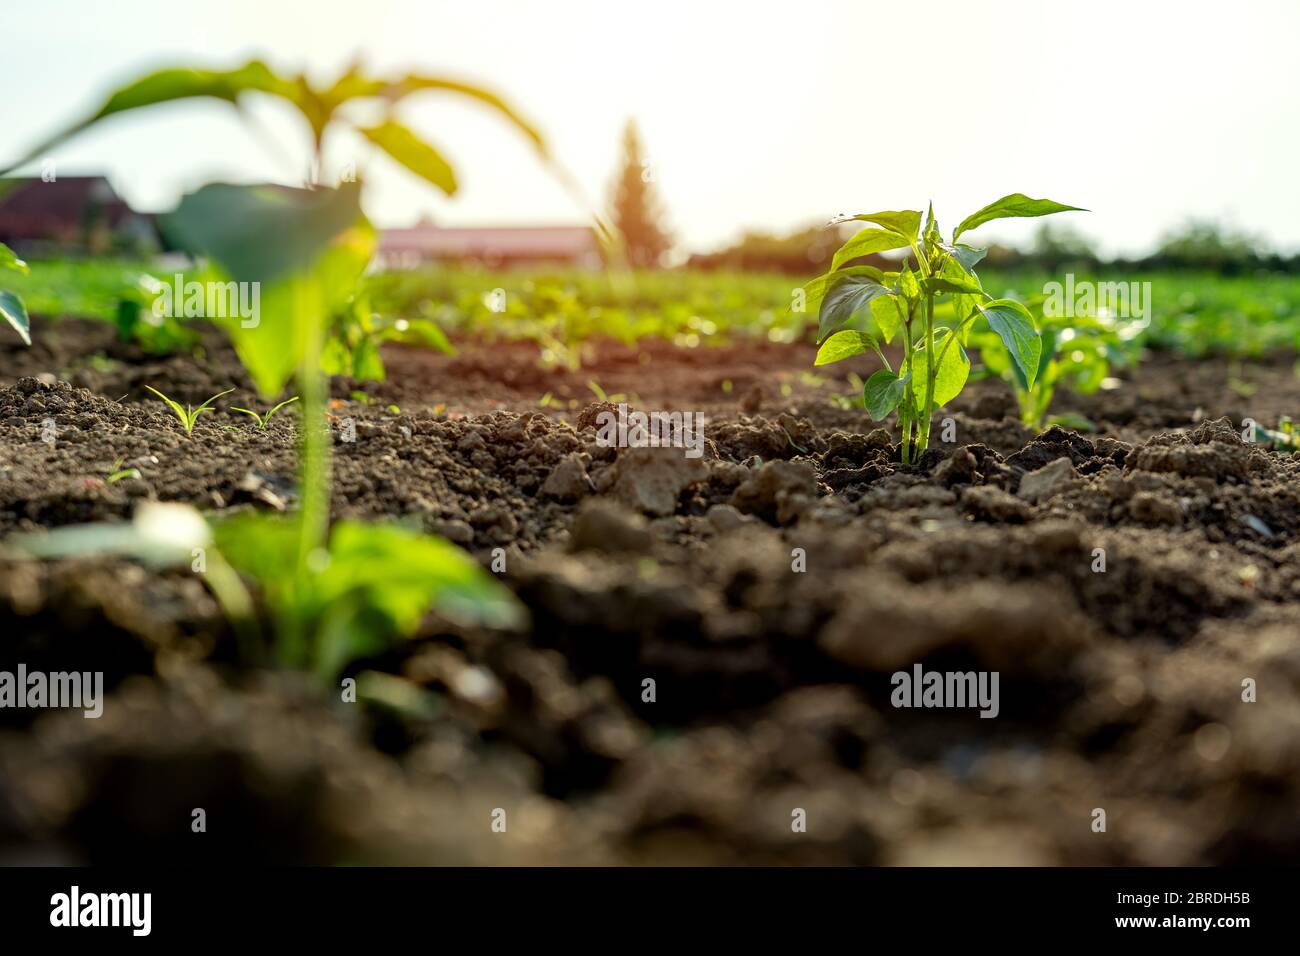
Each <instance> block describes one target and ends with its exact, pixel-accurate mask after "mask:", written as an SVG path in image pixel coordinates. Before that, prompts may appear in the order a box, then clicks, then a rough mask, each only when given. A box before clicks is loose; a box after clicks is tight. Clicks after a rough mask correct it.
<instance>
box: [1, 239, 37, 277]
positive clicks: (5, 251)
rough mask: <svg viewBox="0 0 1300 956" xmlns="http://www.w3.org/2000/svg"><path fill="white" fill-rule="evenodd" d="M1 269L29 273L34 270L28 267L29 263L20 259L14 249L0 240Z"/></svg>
mask: <svg viewBox="0 0 1300 956" xmlns="http://www.w3.org/2000/svg"><path fill="white" fill-rule="evenodd" d="M0 269H9V270H10V271H12V272H21V273H22V274H23V275H27V274H28V273H29V272H31V271H32V270H31V269H29V268H28V267H27V263H25V262H23V260H21V259H19V258H18V256H17V255H16V254H15V253H14V251H13V250H12V249H10V248H9V247H8V246H6V245H5V244H4V243H3V242H0Z"/></svg>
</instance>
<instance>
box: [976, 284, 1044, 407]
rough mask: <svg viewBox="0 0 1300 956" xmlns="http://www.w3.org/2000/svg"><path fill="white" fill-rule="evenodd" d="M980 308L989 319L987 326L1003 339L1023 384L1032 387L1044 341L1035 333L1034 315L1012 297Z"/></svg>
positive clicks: (997, 300) (1036, 331)
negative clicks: (1023, 381)
mask: <svg viewBox="0 0 1300 956" xmlns="http://www.w3.org/2000/svg"><path fill="white" fill-rule="evenodd" d="M979 309H980V312H981V313H983V315H984V318H986V319H987V320H988V323H989V328H991V329H992V330H993V331H994V332H996V333H997V334H998V338H1000V339H1001V340H1002V344H1003V345H1004V346H1005V347H1006V350H1007V352H1008V353H1009V354H1010V355H1011V360H1012V361H1013V362H1015V365H1016V368H1017V369H1018V370H1019V372H1020V375H1021V376H1023V377H1024V380H1025V388H1032V387H1033V384H1034V379H1035V378H1036V377H1037V375H1038V362H1039V358H1040V357H1041V356H1042V347H1043V343H1042V341H1041V340H1040V339H1039V337H1038V330H1037V329H1035V328H1034V319H1033V316H1031V315H1030V314H1029V310H1028V309H1026V308H1025V307H1024V306H1023V305H1021V304H1020V303H1019V302H1016V301H1014V300H1013V299H996V300H994V301H993V302H989V303H988V304H986V305H982V306H980V307H979Z"/></svg>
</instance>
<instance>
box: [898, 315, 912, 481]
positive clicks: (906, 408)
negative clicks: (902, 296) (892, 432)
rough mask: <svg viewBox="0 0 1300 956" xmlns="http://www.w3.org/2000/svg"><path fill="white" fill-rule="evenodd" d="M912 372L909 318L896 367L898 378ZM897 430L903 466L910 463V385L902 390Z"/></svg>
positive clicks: (909, 318) (905, 376)
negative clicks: (900, 440)
mask: <svg viewBox="0 0 1300 956" xmlns="http://www.w3.org/2000/svg"><path fill="white" fill-rule="evenodd" d="M911 372H912V322H911V317H910V316H909V317H908V320H907V321H906V322H904V323H903V364H902V365H900V366H899V367H898V375H899V377H900V378H907V376H909V375H910V374H911ZM898 429H899V431H901V432H902V433H903V442H902V444H901V445H900V446H899V460H900V461H902V463H903V464H904V465H908V464H911V461H912V383H911V380H910V379H909V380H908V383H907V385H906V386H904V388H903V400H902V401H901V402H899V405H898Z"/></svg>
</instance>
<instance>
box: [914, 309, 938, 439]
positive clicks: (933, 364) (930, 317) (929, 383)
mask: <svg viewBox="0 0 1300 956" xmlns="http://www.w3.org/2000/svg"><path fill="white" fill-rule="evenodd" d="M938 374H939V363H938V361H937V356H935V354H934V293H930V294H928V295H927V296H926V297H925V402H924V404H923V405H922V406H921V416H920V418H919V420H918V421H917V429H918V431H919V433H920V435H919V437H918V439H917V445H916V456H917V457H918V458H920V456H921V455H923V454H925V450H926V449H927V448H929V447H930V418H931V416H933V415H934V380H935V378H937V377H938Z"/></svg>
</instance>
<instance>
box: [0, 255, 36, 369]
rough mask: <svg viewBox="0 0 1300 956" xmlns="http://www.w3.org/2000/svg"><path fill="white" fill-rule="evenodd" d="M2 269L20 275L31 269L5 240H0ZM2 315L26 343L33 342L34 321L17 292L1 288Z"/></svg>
mask: <svg viewBox="0 0 1300 956" xmlns="http://www.w3.org/2000/svg"><path fill="white" fill-rule="evenodd" d="M0 269H7V270H8V271H10V272H17V273H19V274H20V275H27V273H28V272H29V271H30V270H29V269H28V267H27V263H25V262H23V260H21V259H19V258H18V257H17V256H16V255H14V251H13V250H12V249H10V248H9V247H8V246H6V245H5V244H4V243H3V242H0ZM0 317H3V318H4V320H5V321H6V322H8V323H9V325H10V326H11V327H12V328H13V330H14V331H15V332H17V333H18V337H19V338H20V339H22V340H23V344H24V345H31V344H32V321H31V319H30V318H29V317H28V315H27V308H26V306H24V305H23V300H22V299H20V298H18V295H17V293H14V292H10V291H9V290H8V289H0Z"/></svg>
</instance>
